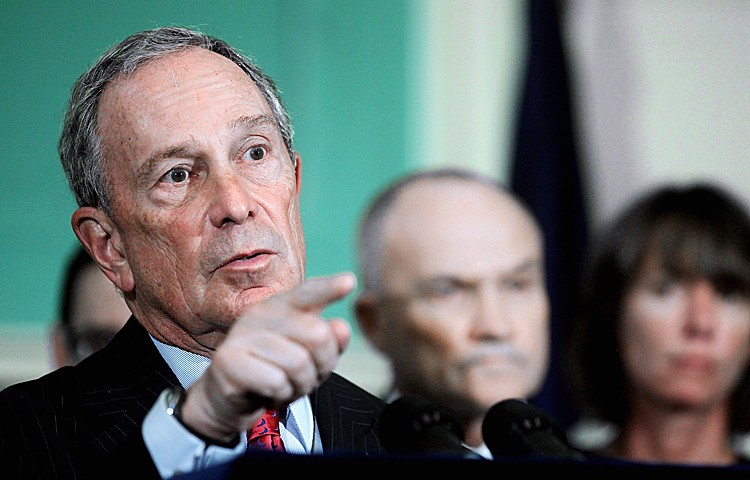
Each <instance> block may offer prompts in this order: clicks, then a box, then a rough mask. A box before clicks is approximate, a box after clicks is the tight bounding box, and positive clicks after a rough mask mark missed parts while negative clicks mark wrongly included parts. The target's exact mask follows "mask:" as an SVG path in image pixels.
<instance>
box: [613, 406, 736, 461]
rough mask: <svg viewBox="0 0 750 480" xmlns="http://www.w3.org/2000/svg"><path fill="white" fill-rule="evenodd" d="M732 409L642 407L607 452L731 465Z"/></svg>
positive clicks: (637, 458) (628, 456)
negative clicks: (730, 418)
mask: <svg viewBox="0 0 750 480" xmlns="http://www.w3.org/2000/svg"><path fill="white" fill-rule="evenodd" d="M728 410H729V409H728V406H727V405H722V406H721V407H717V408H711V409H706V410H700V409H684V410H676V411H664V410H659V409H658V408H653V405H652V406H650V407H649V406H639V407H638V408H636V409H634V412H635V414H634V415H633V416H632V418H631V419H630V420H629V421H628V422H627V423H626V424H625V425H624V426H623V428H622V431H621V432H620V434H619V435H618V436H617V438H616V439H615V441H614V442H613V443H612V445H611V446H610V447H608V451H607V453H609V454H611V455H614V456H617V457H620V458H626V459H630V460H635V461H646V462H669V463H692V464H711V465H729V464H733V463H735V462H736V461H737V457H736V455H735V454H734V452H733V450H732V445H731V432H730V431H729V412H728Z"/></svg>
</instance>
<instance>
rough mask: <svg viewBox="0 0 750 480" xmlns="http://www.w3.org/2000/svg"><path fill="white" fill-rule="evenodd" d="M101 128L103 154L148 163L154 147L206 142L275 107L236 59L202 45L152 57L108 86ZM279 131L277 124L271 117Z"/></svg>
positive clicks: (102, 109)
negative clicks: (242, 121) (233, 59)
mask: <svg viewBox="0 0 750 480" xmlns="http://www.w3.org/2000/svg"><path fill="white" fill-rule="evenodd" d="M98 114H99V130H100V135H101V137H102V146H103V148H104V152H103V153H104V156H105V158H108V159H109V158H112V157H117V158H119V159H121V160H126V161H127V160H130V161H135V160H136V159H137V162H136V165H135V166H137V163H138V162H144V161H146V159H148V158H149V157H152V156H153V155H155V154H156V153H158V152H157V151H155V150H156V149H165V148H166V149H169V148H172V147H174V148H180V147H182V146H184V145H187V144H190V143H194V144H201V143H206V142H208V141H209V140H213V139H217V138H218V139H221V138H222V137H221V136H222V135H225V136H226V135H227V134H228V133H227V131H228V129H230V128H232V126H233V125H234V124H236V123H237V122H238V121H239V119H241V118H251V117H257V116H268V117H269V118H272V112H271V109H270V107H269V105H268V103H267V102H266V101H265V98H264V97H263V95H262V94H261V92H260V90H259V89H258V87H257V86H256V85H255V83H254V82H253V80H252V79H251V78H250V77H249V76H248V75H247V74H246V73H245V72H244V71H243V70H242V69H241V68H240V67H239V66H238V65H236V64H235V63H234V62H232V61H231V60H229V59H227V58H225V57H223V56H221V55H219V54H217V53H214V52H210V51H208V50H205V49H201V48H195V47H192V48H188V49H186V50H184V51H180V52H175V53H171V54H168V55H166V56H164V57H161V58H158V59H153V60H150V61H148V62H147V63H145V64H143V65H142V66H140V67H139V68H138V69H136V70H135V71H134V72H133V73H132V74H130V75H125V76H122V77H120V78H118V79H116V80H115V81H113V82H112V83H111V84H110V85H108V86H107V88H106V90H105V91H104V93H103V95H102V98H101V101H100V105H99V113H98ZM272 127H273V130H274V133H275V134H278V137H279V138H280V134H279V133H278V125H276V124H275V122H272Z"/></svg>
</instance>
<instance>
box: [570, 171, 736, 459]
mask: <svg viewBox="0 0 750 480" xmlns="http://www.w3.org/2000/svg"><path fill="white" fill-rule="evenodd" d="M578 313H579V315H578V318H577V319H576V321H574V322H573V323H572V331H571V332H570V335H569V337H568V338H569V345H568V347H569V351H568V355H567V357H566V358H567V359H568V361H569V364H568V365H567V367H568V369H569V375H570V380H571V386H572V391H573V393H574V395H575V396H577V399H578V401H579V403H580V407H581V412H582V418H584V419H585V418H588V419H595V420H598V421H603V422H605V424H608V425H609V426H610V427H612V431H613V432H614V435H613V436H612V437H611V438H610V439H609V441H608V442H607V443H604V444H602V445H599V446H596V447H593V446H591V445H584V444H582V443H581V442H580V441H579V440H580V437H579V433H580V431H576V430H575V429H573V430H572V431H571V434H570V437H571V438H570V440H571V442H572V443H573V444H574V445H575V446H577V447H578V448H582V449H587V448H590V450H591V453H593V454H597V455H604V456H608V457H615V458H620V459H625V460H632V461H644V462H666V463H689V464H711V465H730V464H734V463H738V462H746V461H747V460H746V459H745V458H744V457H743V454H742V452H741V451H740V450H739V448H738V444H737V441H736V439H737V438H738V434H740V433H743V432H746V431H748V430H750V372H749V371H748V368H747V367H748V359H749V357H750V217H749V216H748V213H747V212H746V210H745V208H744V207H743V205H742V204H741V203H740V202H739V201H738V200H737V199H735V198H733V197H732V196H731V195H730V194H729V193H728V192H726V191H724V190H722V189H721V188H719V187H717V186H714V185H710V184H693V185H688V186H684V187H661V188H657V189H655V190H653V191H651V192H650V193H648V194H646V195H644V196H643V197H641V198H640V199H638V200H637V201H636V202H634V203H633V204H631V205H630V206H629V207H628V208H626V209H625V211H624V212H622V214H621V215H619V216H618V217H617V218H615V219H614V221H613V222H612V223H611V224H609V225H608V227H607V228H606V229H605V230H604V231H603V232H601V235H600V237H598V240H597V242H596V243H595V244H594V245H593V248H592V251H591V252H590V257H589V260H588V263H587V265H586V269H585V274H584V277H583V282H582V286H581V298H580V304H579V312H578Z"/></svg>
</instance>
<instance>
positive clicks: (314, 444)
mask: <svg viewBox="0 0 750 480" xmlns="http://www.w3.org/2000/svg"><path fill="white" fill-rule="evenodd" d="M151 340H152V341H153V342H154V345H156V348H157V349H158V350H159V353H161V356H162V357H164V360H166V362H167V364H168V365H169V367H170V368H171V369H172V371H173V372H174V374H175V376H177V379H178V380H179V381H180V383H181V384H182V386H183V387H184V388H185V389H186V390H187V389H188V388H189V387H190V385H192V384H193V382H195V381H196V380H197V379H198V378H199V377H200V376H201V375H203V372H205V371H206V369H207V368H208V366H209V365H210V364H211V360H210V359H208V358H206V357H203V356H200V355H197V354H195V353H192V352H188V351H185V350H181V349H179V348H177V347H174V346H171V345H167V344H164V343H161V342H160V341H158V340H156V339H155V338H153V337H151ZM164 396H165V393H164V392H163V393H162V394H161V395H160V397H159V399H158V400H157V402H156V403H155V404H154V406H153V407H151V410H150V411H149V412H148V414H147V415H146V418H145V420H144V422H143V426H142V432H143V439H144V442H145V443H146V447H147V448H148V450H149V453H150V454H151V458H152V459H153V461H154V464H155V465H156V467H157V469H158V470H159V474H160V475H161V477H162V478H171V477H173V476H174V475H176V474H178V473H184V472H191V471H195V470H198V469H201V468H205V467H207V466H210V465H217V464H219V463H223V462H227V461H230V460H233V459H235V458H237V457H239V456H241V455H242V454H243V453H244V451H245V446H246V434H247V433H246V432H242V434H241V435H240V438H241V441H239V442H238V443H237V445H236V446H235V447H233V448H225V447H221V446H218V445H206V443H205V442H203V440H201V439H200V438H198V437H196V436H195V435H193V434H192V433H191V432H190V431H188V430H187V429H186V428H185V427H184V426H183V425H182V424H181V423H180V422H179V421H178V420H177V419H176V418H175V417H174V416H173V415H170V414H169V413H167V409H166V408H165V406H166V400H165V398H164ZM279 431H280V433H281V439H282V441H283V442H284V448H285V450H286V451H287V452H288V453H292V454H301V455H304V454H313V453H322V451H323V450H322V447H321V446H320V445H321V442H320V433H319V431H318V429H317V424H316V422H315V417H314V416H313V412H312V405H311V404H310V398H309V397H308V396H304V397H301V398H298V399H297V400H295V401H294V402H292V403H291V404H289V406H288V407H287V412H286V422H285V423H284V422H281V423H280V424H279Z"/></svg>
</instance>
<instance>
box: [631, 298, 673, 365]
mask: <svg viewBox="0 0 750 480" xmlns="http://www.w3.org/2000/svg"><path fill="white" fill-rule="evenodd" d="M668 325H669V324H668V323H665V322H663V321H660V320H658V319H654V318H653V317H651V316H650V315H649V314H648V313H646V312H643V311H642V309H639V308H633V306H632V305H631V307H626V309H625V311H624V312H623V318H622V321H621V322H620V326H619V330H618V336H619V344H620V348H621V349H622V355H623V361H624V362H625V364H626V369H628V370H639V369H642V368H645V367H648V366H651V365H652V364H653V361H654V360H655V359H656V358H658V357H659V356H660V354H661V353H662V352H664V351H666V350H667V343H668V342H669V339H670V338H671V337H672V335H670V332H669V331H668Z"/></svg>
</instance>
